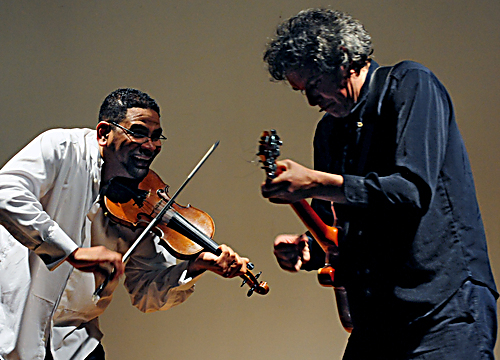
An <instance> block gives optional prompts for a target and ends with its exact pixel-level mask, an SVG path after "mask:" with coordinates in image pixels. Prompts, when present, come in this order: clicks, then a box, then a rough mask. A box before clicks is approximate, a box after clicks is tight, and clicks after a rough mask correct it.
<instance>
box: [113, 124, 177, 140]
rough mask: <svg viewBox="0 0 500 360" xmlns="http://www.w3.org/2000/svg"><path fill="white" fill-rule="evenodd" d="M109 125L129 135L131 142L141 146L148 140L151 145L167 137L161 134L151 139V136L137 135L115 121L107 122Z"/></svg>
mask: <svg viewBox="0 0 500 360" xmlns="http://www.w3.org/2000/svg"><path fill="white" fill-rule="evenodd" d="M109 123H110V124H111V125H114V126H116V127H118V128H120V129H122V130H123V131H124V132H125V134H127V135H130V136H131V137H132V138H131V140H132V141H133V142H135V143H137V144H141V145H142V144H145V143H147V142H148V140H149V141H151V142H152V143H156V142H158V141H159V142H160V143H161V141H163V140H167V137H166V136H165V135H163V134H161V135H160V136H159V137H158V138H156V139H153V138H152V137H151V136H148V135H144V134H138V133H136V132H135V131H132V130H130V129H127V128H126V127H124V126H121V125H120V124H118V123H117V122H115V121H109ZM141 139H145V140H144V141H142V140H141Z"/></svg>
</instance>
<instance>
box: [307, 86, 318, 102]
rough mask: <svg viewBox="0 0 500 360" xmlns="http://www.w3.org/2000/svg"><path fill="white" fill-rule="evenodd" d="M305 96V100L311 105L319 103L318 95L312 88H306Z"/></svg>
mask: <svg viewBox="0 0 500 360" xmlns="http://www.w3.org/2000/svg"><path fill="white" fill-rule="evenodd" d="M305 92H306V98H307V102H308V103H309V105H311V106H316V105H318V104H319V96H318V93H317V92H316V91H315V90H314V89H306V91H305Z"/></svg>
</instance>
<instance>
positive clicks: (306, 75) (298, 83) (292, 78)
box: [286, 67, 317, 90]
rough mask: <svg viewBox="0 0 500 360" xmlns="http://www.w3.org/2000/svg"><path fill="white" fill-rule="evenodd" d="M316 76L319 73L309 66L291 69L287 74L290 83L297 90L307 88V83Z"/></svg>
mask: <svg viewBox="0 0 500 360" xmlns="http://www.w3.org/2000/svg"><path fill="white" fill-rule="evenodd" d="M316 77H317V75H316V74H315V73H314V72H313V71H312V70H311V69H309V68H307V67H303V68H300V69H296V70H291V71H289V72H288V73H287V74H286V79H287V81H288V83H289V84H290V86H291V87H292V88H293V89H296V90H305V89H306V86H307V84H308V83H309V82H311V80H313V79H314V78H316Z"/></svg>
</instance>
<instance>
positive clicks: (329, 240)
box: [257, 130, 353, 333]
mask: <svg viewBox="0 0 500 360" xmlns="http://www.w3.org/2000/svg"><path fill="white" fill-rule="evenodd" d="M259 144H260V145H259V152H258V153H257V155H258V156H260V158H261V160H260V162H261V163H262V164H263V167H262V168H263V169H264V170H265V171H266V175H267V178H268V179H273V178H274V177H276V176H277V175H278V173H277V167H276V159H277V157H278V156H279V153H280V150H279V147H280V146H281V144H282V141H281V140H280V138H279V136H278V135H277V134H276V130H271V131H270V132H268V131H264V132H263V133H262V136H261V138H260V141H259ZM290 205H291V206H292V208H293V210H294V211H295V213H296V214H297V216H298V217H299V218H300V220H302V222H303V223H304V225H305V226H306V227H307V229H308V230H309V232H310V233H311V235H312V236H313V237H314V240H316V242H317V243H318V245H319V246H320V247H321V249H322V250H323V251H324V252H325V255H326V256H325V266H324V267H323V268H321V269H319V270H318V282H319V283H320V284H321V285H322V286H325V287H331V288H333V290H334V293H335V299H336V302H337V310H338V313H339V318H340V322H341V323H342V326H343V327H344V329H345V330H346V331H347V332H349V333H350V332H351V331H352V329H353V325H352V320H351V313H350V310H349V303H348V301H347V292H346V290H345V288H344V287H343V286H339V285H338V284H337V283H336V282H335V269H334V268H333V267H332V266H331V265H330V256H332V257H333V256H336V255H338V245H339V242H338V232H339V229H338V228H337V227H335V226H328V225H326V224H325V223H324V222H323V220H321V218H320V217H319V215H318V214H317V213H316V212H315V211H314V209H313V208H312V207H311V205H309V203H308V202H307V201H306V200H300V201H298V202H295V203H293V204H290Z"/></svg>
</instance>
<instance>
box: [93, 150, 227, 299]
mask: <svg viewBox="0 0 500 360" xmlns="http://www.w3.org/2000/svg"><path fill="white" fill-rule="evenodd" d="M217 146H219V141H216V142H215V143H214V144H213V145H212V146H211V147H210V149H208V151H207V152H206V154H205V155H204V156H203V158H202V159H201V160H200V161H199V162H198V164H197V165H196V166H195V167H194V169H193V170H192V171H191V173H190V174H189V175H188V176H187V178H186V180H184V182H183V183H182V185H181V186H180V187H179V189H177V191H176V192H175V194H174V195H172V197H171V198H170V200H169V201H168V202H167V203H166V204H165V206H164V207H163V209H161V211H160V212H159V213H158V214H157V215H156V216H155V217H154V218H153V220H151V222H150V223H149V224H148V226H146V227H145V228H144V230H143V231H142V233H141V234H140V235H139V237H137V239H136V240H135V241H134V243H133V244H132V246H130V248H129V249H128V251H127V252H126V253H125V254H124V255H123V257H122V262H123V263H125V262H127V261H128V259H129V258H130V255H131V254H132V252H133V251H134V249H135V248H136V247H137V245H139V243H140V242H141V241H142V239H144V237H146V235H147V234H148V233H149V232H150V231H151V229H152V228H153V227H154V226H156V225H157V224H158V223H159V222H160V220H161V219H162V218H163V216H164V215H165V213H166V212H167V211H168V209H170V207H171V206H172V204H173V203H174V200H175V198H176V197H177V195H179V193H180V192H181V191H182V190H183V189H184V188H185V187H186V185H187V183H188V182H189V181H190V180H191V179H192V178H193V176H194V175H195V174H196V172H197V171H198V170H199V169H200V168H201V166H202V165H203V164H204V163H205V161H206V160H207V159H208V157H209V156H210V155H212V153H213V152H214V150H215V149H216V148H217ZM114 276H115V269H113V271H111V272H110V273H109V275H108V276H107V277H106V279H104V282H103V283H102V284H101V285H99V287H98V288H97V289H96V290H95V291H94V294H93V295H92V301H94V302H97V301H99V299H100V298H101V293H102V291H103V290H104V288H105V287H106V286H107V285H108V283H109V282H110V281H111V279H113V277H114Z"/></svg>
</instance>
